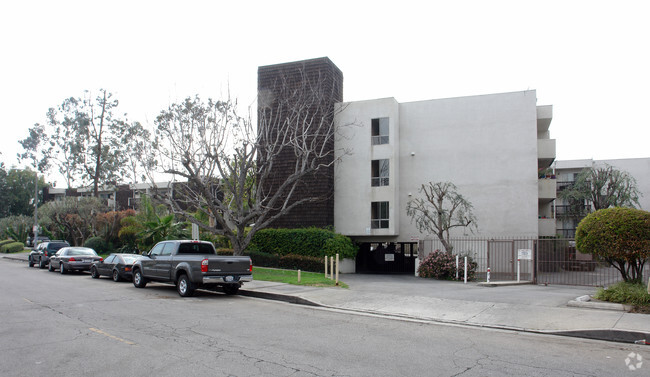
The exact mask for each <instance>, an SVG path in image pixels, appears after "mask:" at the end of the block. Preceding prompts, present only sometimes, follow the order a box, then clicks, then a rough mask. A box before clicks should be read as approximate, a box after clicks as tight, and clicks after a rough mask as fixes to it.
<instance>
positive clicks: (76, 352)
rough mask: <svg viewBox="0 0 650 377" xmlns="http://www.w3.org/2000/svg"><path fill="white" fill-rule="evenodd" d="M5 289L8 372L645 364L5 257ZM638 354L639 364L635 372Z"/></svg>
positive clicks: (634, 350) (0, 358)
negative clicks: (56, 269) (181, 290)
mask: <svg viewBox="0 0 650 377" xmlns="http://www.w3.org/2000/svg"><path fill="white" fill-rule="evenodd" d="M0 284H2V286H3V289H2V291H1V292H0V302H2V303H3V304H2V306H1V309H0V315H1V316H2V321H1V324H0V333H1V335H2V336H1V337H0V339H1V340H0V375H3V376H36V375H48V376H82V375H83V376H86V375H99V376H104V375H106V376H108V375H110V376H115V375H131V376H152V375H155V376H171V375H174V376H176V375H210V376H269V375H273V376H399V375H409V376H456V375H463V376H486V375H512V376H542V375H548V376H574V375H584V376H605V375H607V376H609V375H626V374H628V373H629V375H642V374H643V371H644V370H646V369H647V368H648V367H650V366H649V365H647V363H649V362H650V361H647V362H646V363H643V358H644V357H645V359H646V360H650V355H648V354H647V347H646V346H638V345H634V344H632V345H626V344H618V343H610V342H603V341H596V340H584V339H574V338H565V337H556V336H550V335H539V334H530V333H518V332H512V331H500V330H489V329H478V328H470V327H464V326H450V325H440V324H432V323H423V322H418V321H413V320H396V319H391V318H386V317H382V316H372V315H357V314H351V313H348V312H344V311H338V310H331V309H323V308H315V307H308V306H301V305H293V304H288V303H283V302H277V301H266V300H260V299H255V298H249V297H243V296H226V295H223V294H220V293H212V292H199V294H198V295H197V297H193V298H181V297H179V296H178V294H177V293H176V291H175V289H174V288H173V287H172V286H168V285H162V284H151V285H149V286H147V288H145V289H136V288H134V287H133V285H132V284H130V283H126V282H123V283H115V282H113V281H111V280H110V279H108V278H103V279H99V280H95V279H91V278H90V276H89V275H87V274H69V275H60V274H58V273H51V272H48V271H47V270H39V269H36V268H32V269H30V268H29V267H27V265H26V264H25V263H24V262H18V261H12V260H8V259H0ZM632 354H634V357H632V359H630V355H632ZM636 355H638V356H639V357H641V360H642V361H641V363H642V364H641V365H640V366H639V368H638V369H637V370H635V371H630V369H629V365H632V364H633V365H635V367H636V365H638V363H639V362H638V361H636V360H637V359H636V357H637V356H636ZM626 359H627V360H628V364H626ZM630 360H632V361H633V363H632V364H630Z"/></svg>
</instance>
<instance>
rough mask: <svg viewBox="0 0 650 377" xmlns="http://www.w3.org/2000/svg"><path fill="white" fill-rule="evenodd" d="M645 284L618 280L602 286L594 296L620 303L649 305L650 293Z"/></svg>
mask: <svg viewBox="0 0 650 377" xmlns="http://www.w3.org/2000/svg"><path fill="white" fill-rule="evenodd" d="M647 289H648V288H647V287H646V286H645V285H644V284H635V283H628V282H624V281H621V282H618V283H616V284H614V285H612V286H611V287H608V288H606V289H603V288H600V289H599V290H598V292H597V293H596V295H595V296H594V297H595V298H596V299H598V300H602V301H610V302H618V303H620V304H627V305H638V306H649V305H650V294H648V291H647Z"/></svg>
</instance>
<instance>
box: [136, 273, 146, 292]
mask: <svg viewBox="0 0 650 377" xmlns="http://www.w3.org/2000/svg"><path fill="white" fill-rule="evenodd" d="M133 285H134V286H135V287H136V288H144V287H146V286H147V280H146V279H145V278H144V276H142V272H140V270H135V271H133Z"/></svg>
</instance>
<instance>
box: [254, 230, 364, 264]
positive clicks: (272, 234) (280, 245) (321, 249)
mask: <svg viewBox="0 0 650 377" xmlns="http://www.w3.org/2000/svg"><path fill="white" fill-rule="evenodd" d="M248 249H249V250H254V251H261V252H265V253H269V254H275V255H280V256H283V255H290V254H293V255H302V256H308V257H315V258H316V259H319V258H322V257H324V256H334V255H336V254H339V257H340V258H354V257H355V256H356V255H357V247H356V245H355V244H354V243H353V242H352V240H350V238H348V237H346V236H343V235H341V234H337V233H334V232H332V231H329V230H325V229H319V228H303V229H262V230H260V231H258V232H257V233H255V235H254V236H253V239H252V241H251V244H250V245H249V247H248Z"/></svg>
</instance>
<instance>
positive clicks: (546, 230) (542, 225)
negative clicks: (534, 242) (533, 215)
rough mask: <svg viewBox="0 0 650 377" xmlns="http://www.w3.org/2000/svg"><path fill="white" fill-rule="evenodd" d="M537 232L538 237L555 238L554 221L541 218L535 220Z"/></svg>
mask: <svg viewBox="0 0 650 377" xmlns="http://www.w3.org/2000/svg"><path fill="white" fill-rule="evenodd" d="M537 231H538V233H539V236H540V237H552V236H555V234H556V233H557V230H556V229H555V219H547V218H542V219H538V220H537Z"/></svg>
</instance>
